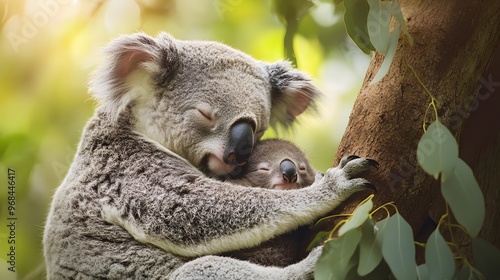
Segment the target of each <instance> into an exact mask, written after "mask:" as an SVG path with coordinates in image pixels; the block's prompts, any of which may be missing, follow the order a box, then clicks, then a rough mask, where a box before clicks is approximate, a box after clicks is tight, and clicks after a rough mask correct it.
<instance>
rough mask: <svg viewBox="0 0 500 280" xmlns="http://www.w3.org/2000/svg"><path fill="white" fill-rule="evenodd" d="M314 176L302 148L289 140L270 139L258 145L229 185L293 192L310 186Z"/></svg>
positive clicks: (314, 173) (313, 171) (256, 144)
mask: <svg viewBox="0 0 500 280" xmlns="http://www.w3.org/2000/svg"><path fill="white" fill-rule="evenodd" d="M315 175H316V172H315V170H314V169H313V168H312V167H311V165H310V164H309V161H308V160H307V158H306V155H305V154H304V152H303V151H302V150H300V149H299V147H297V146H296V145H295V144H293V143H291V142H289V141H286V140H281V139H268V140H262V141H259V142H257V143H255V147H254V149H253V151H252V155H251V156H250V158H249V160H248V162H247V164H246V165H245V166H244V167H243V168H242V169H241V170H240V172H239V174H237V175H236V176H237V177H236V178H233V179H231V180H229V181H230V182H232V183H236V184H240V185H243V186H248V187H264V186H267V187H266V188H269V189H275V190H292V189H299V188H302V187H306V186H309V185H311V184H312V183H313V182H314V177H315Z"/></svg>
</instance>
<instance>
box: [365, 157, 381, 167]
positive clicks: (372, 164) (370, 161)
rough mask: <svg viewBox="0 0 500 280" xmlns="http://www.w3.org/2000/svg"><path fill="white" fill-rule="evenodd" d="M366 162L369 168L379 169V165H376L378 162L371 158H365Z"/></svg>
mask: <svg viewBox="0 0 500 280" xmlns="http://www.w3.org/2000/svg"><path fill="white" fill-rule="evenodd" d="M366 160H367V161H368V162H369V163H370V165H371V166H373V167H375V168H377V169H379V168H380V164H379V163H378V161H376V160H374V159H371V158H367V159H366Z"/></svg>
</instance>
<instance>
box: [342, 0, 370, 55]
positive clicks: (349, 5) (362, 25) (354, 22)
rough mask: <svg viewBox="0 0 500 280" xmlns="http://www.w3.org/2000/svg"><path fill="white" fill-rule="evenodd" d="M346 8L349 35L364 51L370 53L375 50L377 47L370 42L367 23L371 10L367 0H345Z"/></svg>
mask: <svg viewBox="0 0 500 280" xmlns="http://www.w3.org/2000/svg"><path fill="white" fill-rule="evenodd" d="M344 8H345V13H344V22H345V27H346V31H347V34H348V35H349V37H351V39H352V40H353V41H354V43H355V44H356V45H357V46H358V48H360V49H361V50H362V51H363V52H364V53H366V54H368V53H370V51H375V47H374V46H373V45H372V43H371V42H370V35H369V34H368V27H367V25H366V24H367V20H368V12H369V10H370V6H368V3H367V2H366V0H349V1H344Z"/></svg>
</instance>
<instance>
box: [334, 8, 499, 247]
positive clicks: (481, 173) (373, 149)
mask: <svg viewBox="0 0 500 280" xmlns="http://www.w3.org/2000/svg"><path fill="white" fill-rule="evenodd" d="M400 2H401V7H402V11H403V14H404V15H405V16H406V18H407V19H408V28H409V31H410V34H411V35H412V36H413V39H414V41H415V45H414V46H412V47H411V46H409V45H408V44H407V43H406V44H405V45H404V46H403V44H402V42H403V41H402V40H403V39H400V41H399V47H398V51H397V52H396V55H395V57H394V61H393V64H392V66H391V69H390V71H389V73H388V74H387V76H386V77H385V78H384V79H382V80H381V81H380V82H378V83H377V84H374V85H369V82H370V80H371V79H372V78H373V76H374V75H375V74H376V72H377V70H378V68H379V67H380V64H381V63H382V60H383V55H381V54H376V55H375V56H374V58H373V60H372V62H371V65H370V67H369V69H368V72H367V74H366V77H365V80H364V84H363V86H362V88H361V90H360V93H359V95H358V98H357V100H356V102H355V104H354V108H353V110H352V113H351V116H350V119H349V124H348V126H347V129H346V131H345V134H344V136H343V138H342V140H341V143H340V146H339V149H338V153H337V156H336V159H335V165H336V164H337V163H338V162H339V160H340V158H341V157H342V156H346V155H350V154H356V155H359V156H364V157H370V158H373V159H376V160H377V161H378V162H379V163H380V170H379V171H378V172H374V174H373V175H371V177H369V179H370V181H372V183H374V184H375V185H376V186H377V188H378V190H379V191H378V192H377V193H376V195H375V198H374V203H375V205H376V206H377V205H381V204H384V203H386V202H390V201H394V202H395V204H396V206H397V207H398V210H399V212H400V213H401V214H402V215H403V217H404V218H405V219H406V220H407V221H408V222H409V223H410V225H411V226H412V228H413V231H414V234H415V235H416V238H417V239H419V236H422V238H423V240H420V241H425V240H426V237H425V235H426V232H430V231H432V230H433V228H432V227H433V226H435V224H433V223H429V222H428V221H429V218H431V219H433V220H435V221H438V220H439V218H440V216H441V215H442V214H443V213H444V202H443V199H442V197H441V193H440V188H439V182H438V181H437V180H435V179H434V178H432V177H431V176H429V175H427V174H426V173H425V172H424V171H423V170H422V169H421V168H420V167H419V166H418V164H417V157H416V151H417V143H418V141H419V139H420V137H421V136H422V135H423V133H424V132H423V128H422V125H423V122H424V115H425V112H426V109H427V106H428V104H429V103H430V101H431V100H430V98H429V95H428V94H427V93H426V92H425V91H424V89H423V87H422V86H421V85H420V84H419V82H418V80H417V79H416V78H415V76H414V74H413V73H412V71H411V70H410V69H409V68H408V67H407V65H406V63H408V64H409V65H410V66H411V67H413V68H414V69H415V71H416V73H417V75H418V76H419V78H420V80H421V81H422V82H423V84H425V86H426V87H427V88H428V89H429V90H430V92H431V93H432V94H433V95H434V96H435V97H436V98H437V100H438V101H439V106H440V107H439V108H438V114H439V117H440V119H441V121H442V122H443V123H444V124H445V125H446V126H447V127H448V128H449V129H450V131H451V132H452V133H453V134H454V136H455V137H456V139H457V140H458V141H459V147H460V157H461V158H462V159H463V160H464V161H465V162H466V163H467V164H469V166H471V168H472V169H473V171H474V174H475V176H476V178H477V180H478V182H479V184H480V186H481V189H482V191H483V194H484V195H485V200H486V219H485V224H484V226H483V230H482V232H481V236H483V238H485V239H487V240H489V241H490V242H493V243H494V244H495V245H496V246H497V247H500V235H499V234H498V230H497V227H498V224H499V223H500V221H499V217H500V214H499V206H498V199H499V197H500V195H499V194H500V96H499V91H500V47H499V40H500V16H499V15H500V1H498V0H485V1H465V0H448V1H434V0H422V1H414V0H401V1H400ZM495 49H497V50H496V52H497V56H496V58H495V59H496V62H494V63H492V65H491V67H490V68H488V64H489V63H490V60H492V57H493V54H494V52H495ZM433 120H434V117H433V114H432V111H430V112H429V114H428V116H427V119H426V121H427V122H426V125H428V124H429V123H430V122H432V121H433ZM364 197H366V194H364V195H357V196H355V197H353V198H352V199H350V200H349V201H348V202H347V203H346V204H345V206H344V207H343V208H341V209H340V210H339V211H342V212H345V211H347V212H349V211H351V210H352V208H353V207H354V206H355V205H357V203H358V202H359V201H360V199H361V198H364Z"/></svg>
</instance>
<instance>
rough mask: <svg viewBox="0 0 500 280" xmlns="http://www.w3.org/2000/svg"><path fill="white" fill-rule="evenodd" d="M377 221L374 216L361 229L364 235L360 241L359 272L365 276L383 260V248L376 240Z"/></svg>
mask: <svg viewBox="0 0 500 280" xmlns="http://www.w3.org/2000/svg"><path fill="white" fill-rule="evenodd" d="M374 226H375V223H374V222H373V219H372V218H369V219H368V220H366V221H365V222H364V223H363V225H362V229H361V233H362V237H361V241H360V242H359V265H358V270H357V272H358V274H359V275H360V276H365V275H367V274H369V273H370V272H372V271H373V270H374V269H375V268H376V267H377V266H378V265H379V263H380V261H381V260H382V249H381V247H380V246H379V245H378V244H377V242H376V241H375V229H374Z"/></svg>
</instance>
